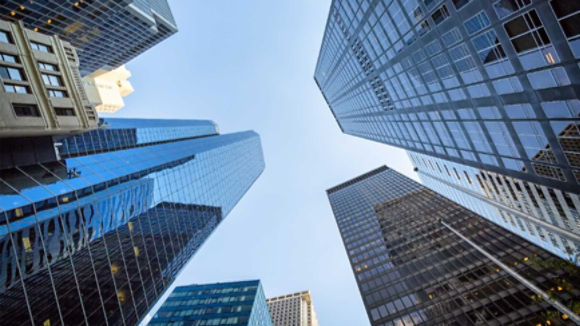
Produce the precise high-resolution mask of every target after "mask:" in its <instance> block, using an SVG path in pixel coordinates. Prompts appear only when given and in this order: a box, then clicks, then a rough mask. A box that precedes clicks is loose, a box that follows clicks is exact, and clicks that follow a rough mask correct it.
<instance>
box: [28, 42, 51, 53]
mask: <svg viewBox="0 0 580 326" xmlns="http://www.w3.org/2000/svg"><path fill="white" fill-rule="evenodd" d="M30 46H31V47H32V48H33V49H34V50H38V51H42V52H46V53H52V48H51V47H50V46H48V45H44V44H40V43H36V42H30Z"/></svg>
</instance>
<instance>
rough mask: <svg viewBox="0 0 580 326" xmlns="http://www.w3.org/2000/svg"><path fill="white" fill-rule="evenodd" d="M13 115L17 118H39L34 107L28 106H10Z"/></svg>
mask: <svg viewBox="0 0 580 326" xmlns="http://www.w3.org/2000/svg"><path fill="white" fill-rule="evenodd" d="M12 107H13V108H14V113H16V116H18V117H40V114H39V113H38V109H37V108H36V105H30V104H12Z"/></svg>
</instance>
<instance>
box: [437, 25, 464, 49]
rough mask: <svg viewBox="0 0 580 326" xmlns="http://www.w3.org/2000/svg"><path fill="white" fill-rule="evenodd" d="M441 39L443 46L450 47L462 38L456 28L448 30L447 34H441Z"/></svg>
mask: <svg viewBox="0 0 580 326" xmlns="http://www.w3.org/2000/svg"><path fill="white" fill-rule="evenodd" d="M442 38H443V43H445V46H447V47H450V46H452V45H453V44H456V43H457V42H459V41H461V39H462V38H463V37H462V36H461V33H460V32H459V30H458V29H457V28H454V29H452V30H450V31H449V32H448V33H446V34H443V37H442Z"/></svg>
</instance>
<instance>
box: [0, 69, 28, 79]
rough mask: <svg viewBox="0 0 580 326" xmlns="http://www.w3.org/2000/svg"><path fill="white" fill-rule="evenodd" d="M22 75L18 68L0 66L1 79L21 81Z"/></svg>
mask: <svg viewBox="0 0 580 326" xmlns="http://www.w3.org/2000/svg"><path fill="white" fill-rule="evenodd" d="M22 76H23V74H22V72H21V71H20V69H18V68H12V67H5V66H0V77H2V78H3V79H12V80H20V81H23V80H24V78H22Z"/></svg>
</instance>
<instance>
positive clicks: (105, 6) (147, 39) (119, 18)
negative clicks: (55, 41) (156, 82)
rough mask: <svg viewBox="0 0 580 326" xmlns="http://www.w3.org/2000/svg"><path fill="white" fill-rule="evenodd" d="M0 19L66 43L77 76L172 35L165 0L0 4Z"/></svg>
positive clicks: (124, 59)
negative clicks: (74, 51)
mask: <svg viewBox="0 0 580 326" xmlns="http://www.w3.org/2000/svg"><path fill="white" fill-rule="evenodd" d="M0 17H2V18H3V19H5V20H8V21H22V22H23V23H24V26H25V27H26V28H29V29H31V30H34V31H37V32H39V33H43V34H47V35H55V34H56V35H58V36H59V37H60V38H61V39H62V40H64V41H66V42H69V43H71V44H72V45H73V46H74V47H75V48H77V49H78V56H79V60H80V64H81V65H80V68H79V69H80V72H81V74H82V75H83V76H84V75H87V74H89V73H91V72H93V71H95V70H97V69H99V68H103V67H105V66H110V67H118V66H120V65H123V64H125V63H127V62H128V61H130V60H131V59H133V58H135V57H137V56H138V55H140V54H141V53H143V52H145V51H146V50H148V49H149V48H151V47H153V46H155V45H157V44H158V43H160V42H161V41H163V40H165V39H166V38H168V37H169V36H171V35H173V34H175V33H176V32H177V27H176V25H175V21H174V19H173V15H172V13H171V10H170V8H169V5H168V3H167V0H133V1H124V2H119V1H106V0H93V1H77V2H75V1H72V2H71V1H46V0H39V1H29V2H27V3H26V4H23V3H22V1H16V0H7V1H3V2H2V4H0ZM2 39H3V38H2V37H0V40H2ZM45 48H46V47H45ZM39 50H42V51H44V48H42V49H39Z"/></svg>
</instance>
